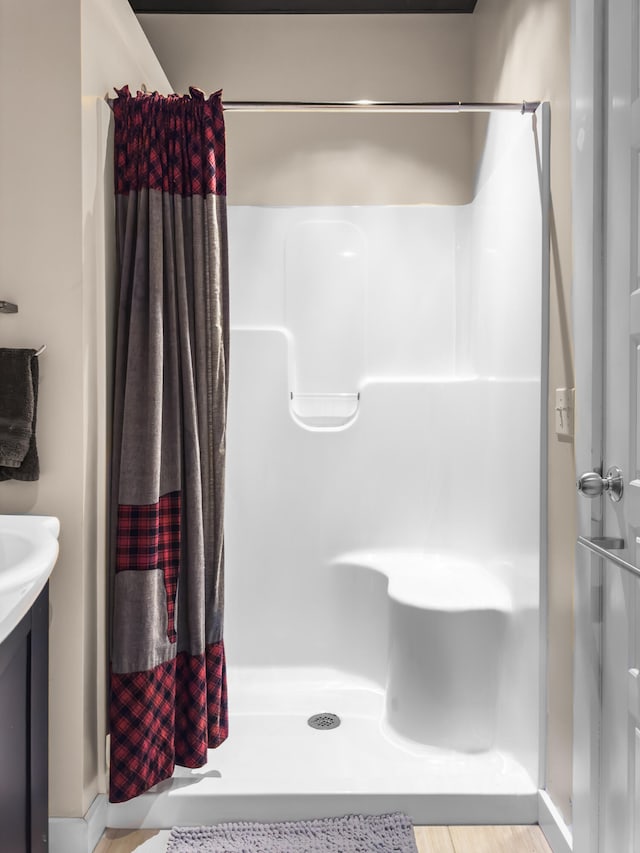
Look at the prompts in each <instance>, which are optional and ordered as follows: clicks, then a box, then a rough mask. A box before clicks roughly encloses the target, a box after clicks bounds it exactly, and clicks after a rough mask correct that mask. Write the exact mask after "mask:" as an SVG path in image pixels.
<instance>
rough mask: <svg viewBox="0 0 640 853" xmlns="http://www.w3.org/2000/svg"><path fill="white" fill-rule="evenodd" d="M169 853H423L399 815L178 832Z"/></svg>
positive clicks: (220, 826)
mask: <svg viewBox="0 0 640 853" xmlns="http://www.w3.org/2000/svg"><path fill="white" fill-rule="evenodd" d="M167 853H418V848H417V847H416V842H415V838H414V835H413V826H412V823H411V821H410V820H409V818H408V817H407V816H406V815H404V814H400V813H396V814H387V815H364V816H363V815H347V816H346V817H331V818H323V819H320V820H299V821H291V822H286V823H219V824H218V825H217V826H191V827H189V826H185V827H180V826H176V827H174V828H173V829H172V830H171V835H170V837H169V845H168V847H167Z"/></svg>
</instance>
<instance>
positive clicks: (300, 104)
mask: <svg viewBox="0 0 640 853" xmlns="http://www.w3.org/2000/svg"><path fill="white" fill-rule="evenodd" d="M539 105H540V102H539V101H519V102H517V103H463V102H462V101H431V102H429V101H423V102H420V101H223V107H224V110H225V112H238V113H261V112H275V113H297V112H302V113H321V112H329V113H343V112H344V113H491V112H494V111H497V110H518V111H519V112H521V113H522V114H524V113H534V112H535V111H536V110H537V108H538V107H539Z"/></svg>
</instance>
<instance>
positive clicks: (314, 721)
mask: <svg viewBox="0 0 640 853" xmlns="http://www.w3.org/2000/svg"><path fill="white" fill-rule="evenodd" d="M307 723H308V724H309V725H310V726H311V728H312V729H337V728H338V726H339V725H340V717H339V716H338V715H337V714H329V713H328V712H326V711H325V712H324V713H322V714H314V715H313V717H309V719H308V720H307Z"/></svg>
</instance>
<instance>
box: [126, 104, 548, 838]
mask: <svg viewBox="0 0 640 853" xmlns="http://www.w3.org/2000/svg"><path fill="white" fill-rule="evenodd" d="M390 120H392V119H390ZM547 132H548V115H547V107H546V105H541V106H540V107H539V108H538V110H537V111H536V113H534V114H533V115H531V114H523V115H521V114H519V113H517V112H512V113H497V114H492V116H491V118H490V120H489V123H488V130H487V139H486V144H485V147H484V155H483V157H482V162H481V164H480V168H479V173H478V180H477V186H476V193H475V197H474V199H473V201H472V202H471V203H470V204H467V205H464V206H435V205H429V204H424V205H416V206H333V207H330V206H326V207H315V206H308V207H305V206H297V207H293V206H292V207H259V206H253V207H250V206H230V207H229V244H230V282H231V297H230V298H231V327H232V332H231V368H230V396H229V418H228V435H227V442H228V456H227V484H226V611H225V640H226V648H227V656H228V663H229V672H228V679H229V719H230V734H229V739H228V741H227V742H225V743H224V744H223V745H222V746H221V747H219V748H218V749H217V750H215V751H211V752H210V754H209V755H210V760H209V763H208V765H207V766H206V767H204V768H201V769H199V770H186V769H184V768H181V769H178V770H177V771H176V774H175V776H174V778H173V779H172V780H170V781H169V782H167V783H163V784H162V785H159V786H157V788H156V789H154V790H152V791H151V792H150V793H148V794H145V795H143V796H141V797H138V798H137V799H136V801H132V802H130V803H125V804H121V805H110V806H109V810H110V813H109V824H110V825H111V826H145V825H146V826H150V827H158V826H171V825H173V824H177V823H181V824H189V823H210V822H212V821H216V820H225V819H274V820H275V819H289V818H296V817H321V816H329V815H335V814H339V813H349V812H363V811H365V812H369V813H371V812H387V811H392V810H394V809H401V810H403V811H405V812H407V813H408V814H410V815H411V817H412V818H413V819H414V822H416V823H440V824H453V823H527V822H536V821H537V816H538V806H537V795H538V788H539V776H540V766H539V764H540V750H539V744H540V742H541V726H542V725H543V716H544V715H543V714H542V713H541V709H542V708H543V707H544V698H543V682H544V678H543V671H544V659H543V649H542V648H541V642H540V637H541V630H543V628H544V625H543V614H541V610H540V601H541V596H540V592H541V588H542V589H543V588H544V553H543V549H542V547H541V541H543V538H544V537H543V533H544V531H543V530H542V529H541V524H542V523H543V522H542V521H541V517H542V516H541V495H542V493H543V490H544V482H545V476H546V474H545V473H544V472H545V471H546V463H545V447H544V435H545V429H543V424H545V423H546V416H547V414H546V402H545V401H546V396H547V391H546V355H545V353H546V334H547V331H546V328H547V307H546V301H547V289H548V237H547V207H548V145H547V141H546V138H547ZM373 179H375V178H374V177H372V180H373ZM541 626H542V628H541ZM316 714H323V715H336V717H337V718H339V721H340V724H339V725H338V726H336V727H327V728H320V729H316V728H312V727H311V726H309V725H308V722H307V721H308V719H309V718H310V717H312V716H313V715H316ZM330 719H333V718H329V717H327V718H326V720H325V722H329V720H330Z"/></svg>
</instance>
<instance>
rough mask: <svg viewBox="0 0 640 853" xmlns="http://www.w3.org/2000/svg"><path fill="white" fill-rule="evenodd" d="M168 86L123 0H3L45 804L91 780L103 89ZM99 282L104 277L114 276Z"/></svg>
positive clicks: (79, 795)
mask: <svg viewBox="0 0 640 853" xmlns="http://www.w3.org/2000/svg"><path fill="white" fill-rule="evenodd" d="M143 78H144V79H146V80H147V81H149V82H150V83H151V84H152V85H154V86H157V87H158V88H163V89H164V91H166V90H167V89H168V82H167V80H166V78H165V77H164V75H162V73H161V71H160V68H159V66H158V63H157V60H156V59H155V57H154V56H153V53H152V51H151V49H150V48H149V46H148V44H147V43H146V40H145V38H144V36H143V34H142V32H141V30H140V28H139V26H138V24H137V22H136V20H135V17H134V15H133V13H132V12H131V10H130V8H129V6H128V4H127V3H126V2H125V0H60V2H57V3H51V2H48V0H31V2H29V3H22V2H16V0H0V80H1V81H2V87H1V88H0V186H1V187H2V192H1V193H0V298H2V299H8V300H10V301H13V302H17V303H18V304H19V308H20V311H19V313H18V314H17V315H6V316H3V315H0V344H1V345H3V346H39V345H40V344H42V343H46V344H47V350H46V352H45V353H44V354H43V355H42V357H41V383H40V399H39V406H38V449H39V453H40V460H41V476H40V479H39V480H38V481H37V482H36V483H16V482H12V481H9V482H6V483H2V484H0V512H4V513H11V512H29V513H45V514H50V515H57V516H58V517H59V518H60V521H61V534H60V557H59V560H58V563H57V565H56V567H55V569H54V572H53V576H52V579H51V608H50V609H51V617H50V618H51V630H50V813H51V814H52V815H56V816H60V817H80V816H82V815H84V814H85V812H86V810H87V808H88V806H89V805H90V803H91V801H92V799H93V797H94V796H95V794H96V793H97V792H98V790H99V788H100V786H101V785H102V780H101V779H100V778H99V771H98V766H99V763H100V762H99V755H100V752H99V750H100V748H101V745H102V740H103V733H104V730H105V726H104V681H105V664H104V640H103V637H104V635H105V620H104V599H105V596H104V585H105V584H104V556H103V555H104V503H105V499H104V491H105V467H106V465H105V424H106V406H105V397H106V385H105V332H104V312H105V287H110V286H112V281H107V277H108V273H109V271H112V270H113V263H112V261H111V262H107V259H108V258H112V256H113V241H112V238H111V232H112V231H113V223H112V221H111V220H110V219H109V217H108V215H107V216H106V217H105V199H107V200H109V201H110V199H111V197H112V185H111V180H110V177H109V176H110V174H111V169H110V165H109V160H108V154H107V146H106V138H107V130H108V125H109V120H110V111H109V108H108V107H107V105H106V104H105V103H104V100H103V98H104V95H105V93H106V92H107V90H108V89H109V87H110V86H112V85H114V84H121V83H123V82H125V81H126V80H132V81H133V82H135V81H139V80H141V79H143ZM109 278H110V276H109Z"/></svg>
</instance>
